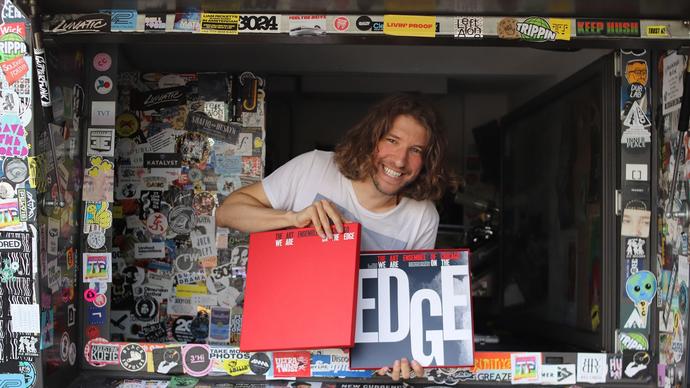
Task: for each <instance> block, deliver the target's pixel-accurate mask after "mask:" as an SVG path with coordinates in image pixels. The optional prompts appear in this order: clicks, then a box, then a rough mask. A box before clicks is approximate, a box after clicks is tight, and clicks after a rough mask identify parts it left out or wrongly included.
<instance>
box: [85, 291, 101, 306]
mask: <svg viewBox="0 0 690 388" xmlns="http://www.w3.org/2000/svg"><path fill="white" fill-rule="evenodd" d="M97 296H98V293H97V292H96V290H94V289H92V288H87V289H86V290H84V300H85V301H87V302H89V303H91V302H93V301H94V300H95V299H96V297H97Z"/></svg>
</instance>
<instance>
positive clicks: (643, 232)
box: [621, 208, 652, 238]
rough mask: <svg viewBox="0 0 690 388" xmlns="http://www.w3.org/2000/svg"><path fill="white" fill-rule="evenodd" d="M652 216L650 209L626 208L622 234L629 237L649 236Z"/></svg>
mask: <svg viewBox="0 0 690 388" xmlns="http://www.w3.org/2000/svg"><path fill="white" fill-rule="evenodd" d="M651 217H652V212H650V211H649V210H643V209H630V208H626V209H624V210H623V223H622V226H621V235H623V236H628V237H643V238H647V237H649V226H650V223H651Z"/></svg>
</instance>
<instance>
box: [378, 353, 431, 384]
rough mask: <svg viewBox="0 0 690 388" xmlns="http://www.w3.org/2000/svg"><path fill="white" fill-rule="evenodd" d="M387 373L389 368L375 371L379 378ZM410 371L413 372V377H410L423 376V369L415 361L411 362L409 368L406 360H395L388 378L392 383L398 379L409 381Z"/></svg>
mask: <svg viewBox="0 0 690 388" xmlns="http://www.w3.org/2000/svg"><path fill="white" fill-rule="evenodd" d="M389 371H390V368H381V369H379V370H378V371H376V373H377V374H378V375H380V376H385V375H387V374H389ZM410 371H413V372H414V376H412V377H422V376H424V368H422V366H421V365H420V364H419V363H418V362H417V361H415V360H412V364H411V368H410V362H409V361H408V360H407V358H402V359H400V360H395V362H394V363H393V371H392V372H391V373H390V376H391V378H392V379H393V381H398V380H400V377H402V378H403V379H409V378H410ZM401 375H402V376H401Z"/></svg>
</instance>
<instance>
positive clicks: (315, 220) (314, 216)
mask: <svg viewBox="0 0 690 388" xmlns="http://www.w3.org/2000/svg"><path fill="white" fill-rule="evenodd" d="M308 212H309V218H311V223H312V224H314V229H316V233H317V234H318V235H319V237H321V238H326V234H325V233H324V232H323V228H322V227H321V220H320V219H319V212H318V211H317V210H316V207H312V208H311V209H309V210H308Z"/></svg>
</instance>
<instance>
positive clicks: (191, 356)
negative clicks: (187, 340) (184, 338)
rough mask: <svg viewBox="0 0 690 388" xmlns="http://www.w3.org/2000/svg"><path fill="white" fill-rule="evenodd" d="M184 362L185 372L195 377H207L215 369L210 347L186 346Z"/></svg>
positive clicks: (183, 350)
mask: <svg viewBox="0 0 690 388" xmlns="http://www.w3.org/2000/svg"><path fill="white" fill-rule="evenodd" d="M182 360H183V366H184V371H185V372H186V373H187V374H188V375H190V376H194V377H202V376H206V375H207V374H208V373H209V372H210V371H211V368H212V367H213V364H212V363H211V358H210V355H209V347H208V345H185V346H184V347H183V348H182Z"/></svg>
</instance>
